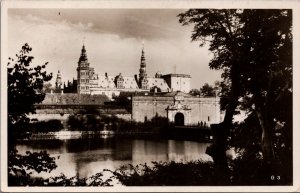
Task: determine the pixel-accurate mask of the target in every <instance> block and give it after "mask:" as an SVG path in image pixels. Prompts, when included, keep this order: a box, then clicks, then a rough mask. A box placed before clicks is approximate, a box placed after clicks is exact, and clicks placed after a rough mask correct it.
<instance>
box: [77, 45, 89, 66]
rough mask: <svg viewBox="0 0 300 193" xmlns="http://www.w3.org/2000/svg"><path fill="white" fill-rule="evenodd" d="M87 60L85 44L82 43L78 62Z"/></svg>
mask: <svg viewBox="0 0 300 193" xmlns="http://www.w3.org/2000/svg"><path fill="white" fill-rule="evenodd" d="M87 60H88V59H87V55H86V49H85V45H84V43H83V45H82V49H81V54H80V57H79V62H86V61H87Z"/></svg>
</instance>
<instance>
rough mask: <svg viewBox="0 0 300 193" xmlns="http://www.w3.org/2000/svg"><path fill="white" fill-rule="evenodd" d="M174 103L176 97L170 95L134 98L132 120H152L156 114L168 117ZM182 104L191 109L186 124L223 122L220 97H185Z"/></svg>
mask: <svg viewBox="0 0 300 193" xmlns="http://www.w3.org/2000/svg"><path fill="white" fill-rule="evenodd" d="M172 104H174V97H170V96H137V97H133V99H132V120H134V121H137V122H144V121H145V117H147V120H151V119H152V118H153V117H155V116H156V115H158V116H160V117H166V118H167V117H168V112H167V108H168V106H170V105H172ZM181 104H182V105H188V106H189V107H190V108H191V110H190V113H189V118H187V117H185V118H187V119H186V120H189V121H188V123H187V122H186V124H189V125H198V124H200V123H201V121H202V123H203V124H204V123H206V125H210V124H212V123H219V122H221V116H220V105H219V99H218V98H215V97H205V98H204V97H201V98H200V97H185V98H184V100H183V101H181Z"/></svg>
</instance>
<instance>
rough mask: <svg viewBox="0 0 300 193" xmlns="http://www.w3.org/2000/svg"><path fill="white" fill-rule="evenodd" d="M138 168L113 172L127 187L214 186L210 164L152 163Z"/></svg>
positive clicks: (199, 162) (196, 162)
mask: <svg viewBox="0 0 300 193" xmlns="http://www.w3.org/2000/svg"><path fill="white" fill-rule="evenodd" d="M152 164H153V166H149V165H147V164H146V163H145V164H140V165H137V166H133V165H127V166H123V167H121V168H119V169H117V170H116V171H112V173H113V174H114V177H115V178H117V179H118V180H119V181H120V182H121V183H122V184H123V185H126V186H158V185H160V186H178V185H191V186H192V185H212V184H213V183H214V182H213V181H212V179H213V178H212V176H213V175H214V173H213V165H212V163H210V162H206V163H204V162H201V161H195V162H189V163H186V164H185V163H176V162H173V161H172V162H152Z"/></svg>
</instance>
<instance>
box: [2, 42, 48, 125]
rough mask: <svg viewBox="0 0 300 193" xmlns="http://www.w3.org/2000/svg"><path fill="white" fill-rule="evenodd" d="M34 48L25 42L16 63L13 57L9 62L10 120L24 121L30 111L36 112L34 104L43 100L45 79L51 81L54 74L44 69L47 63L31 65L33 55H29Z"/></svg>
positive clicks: (11, 122) (12, 122) (14, 121)
mask: <svg viewBox="0 0 300 193" xmlns="http://www.w3.org/2000/svg"><path fill="white" fill-rule="evenodd" d="M31 50H32V48H31V47H30V46H29V45H28V44H25V45H24V46H22V50H21V51H20V54H19V55H18V54H17V55H16V56H17V61H16V62H15V64H11V63H10V62H14V59H13V58H9V60H10V62H8V68H7V71H8V122H9V123H10V124H17V123H19V122H22V121H24V120H25V119H26V118H27V117H26V115H27V114H28V113H34V112H35V108H34V106H33V105H34V104H36V103H40V102H42V101H43V99H44V97H45V94H44V93H43V92H42V89H43V85H44V84H43V83H44V81H49V80H51V78H52V74H47V73H46V71H45V70H44V69H45V68H46V65H47V63H45V64H43V65H41V66H36V67H31V66H30V64H31V63H32V60H33V58H34V57H33V56H28V55H27V54H29V53H30V51H31Z"/></svg>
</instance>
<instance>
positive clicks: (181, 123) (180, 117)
mask: <svg viewBox="0 0 300 193" xmlns="http://www.w3.org/2000/svg"><path fill="white" fill-rule="evenodd" d="M174 119H175V125H176V126H184V115H183V114H182V113H176V115H175V118H174Z"/></svg>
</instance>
